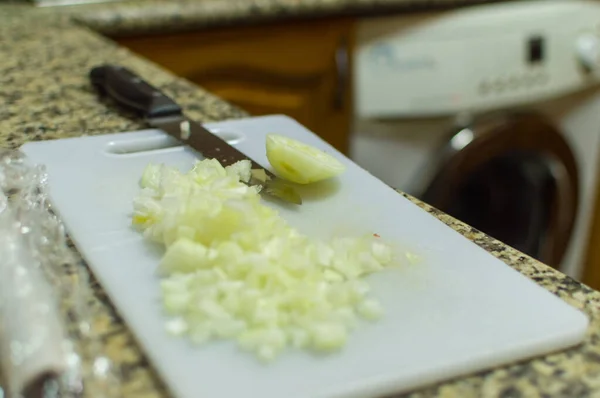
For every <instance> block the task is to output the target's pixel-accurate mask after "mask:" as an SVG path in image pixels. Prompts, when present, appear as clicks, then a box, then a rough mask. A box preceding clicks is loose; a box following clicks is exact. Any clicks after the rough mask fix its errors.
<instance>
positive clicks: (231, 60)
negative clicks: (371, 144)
mask: <svg viewBox="0 0 600 398" xmlns="http://www.w3.org/2000/svg"><path fill="white" fill-rule="evenodd" d="M352 26H353V24H352V21H351V20H349V19H338V20H320V21H301V22H286V23H278V24H264V25H260V26H243V27H227V28H219V29H210V30H202V31H195V32H186V33H177V34H169V35H159V36H153V37H149V36H146V37H127V38H119V39H118V41H119V42H120V44H122V45H124V46H126V47H128V48H130V49H131V50H132V51H135V52H137V53H139V54H141V55H143V56H144V57H146V58H149V59H151V60H152V61H154V62H156V63H158V64H160V65H162V66H164V67H166V68H167V69H169V70H171V71H172V72H174V73H175V74H177V75H179V76H182V77H185V78H186V79H188V80H190V81H192V82H194V83H197V84H198V85H200V86H202V87H204V88H206V89H207V90H208V91H210V92H212V93H214V94H216V95H218V96H219V97H221V98H223V99H225V100H227V101H229V102H231V103H233V104H236V105H238V106H240V107H241V108H243V109H245V110H246V111H248V112H249V113H251V114H253V115H265V114H278V113H279V114H285V115H288V116H291V117H293V118H295V119H296V120H298V121H299V122H300V123H302V124H304V125H305V126H306V127H308V128H309V129H311V130H312V131H314V132H315V133H317V134H319V135H320V136H321V137H323V138H324V139H325V140H327V141H328V142H330V143H331V144H332V145H334V146H335V147H336V148H338V149H339V150H341V151H344V152H346V151H347V148H348V135H349V128H350V118H351V109H352V104H351V100H352V98H351V92H352V91H351V87H350V81H351V79H350V67H351V65H350V55H351V54H350V52H351V49H352V43H353V37H352Z"/></svg>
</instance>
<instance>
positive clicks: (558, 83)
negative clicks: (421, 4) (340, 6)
mask: <svg viewBox="0 0 600 398" xmlns="http://www.w3.org/2000/svg"><path fill="white" fill-rule="evenodd" d="M357 42H358V46H357V50H356V53H355V59H354V65H355V67H354V86H355V89H356V95H355V100H356V104H355V105H356V113H357V115H358V116H359V117H398V116H400V117H422V116H434V115H446V114H451V113H456V112H460V111H473V112H477V111H485V110H490V109H498V108H503V107H509V106H520V105H526V104H532V103H539V102H543V101H545V100H551V99H553V98H556V97H559V96H564V95H568V94H570V93H572V92H576V91H579V90H583V89H585V88H588V87H591V86H593V85H596V84H599V83H600V3H598V2H597V1H593V0H589V1H588V0H564V1H559V0H557V1H538V0H533V1H523V2H507V3H496V4H491V5H481V6H474V7H467V8H463V9H458V10H455V11H442V12H438V13H435V14H427V15H417V16H395V17H391V18H390V17H385V18H375V19H366V20H363V21H361V22H360V24H359V27H358V34H357Z"/></svg>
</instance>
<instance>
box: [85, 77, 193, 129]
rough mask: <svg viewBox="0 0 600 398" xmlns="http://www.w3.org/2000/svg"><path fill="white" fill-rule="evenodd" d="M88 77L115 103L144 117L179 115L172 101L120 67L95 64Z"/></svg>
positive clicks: (179, 110)
mask: <svg viewBox="0 0 600 398" xmlns="http://www.w3.org/2000/svg"><path fill="white" fill-rule="evenodd" d="M90 80H91V81H92V84H93V85H94V86H96V88H97V89H98V90H100V91H102V92H104V93H106V94H107V95H108V96H109V97H111V98H112V99H113V100H115V101H116V102H117V103H118V104H120V105H122V106H125V107H127V108H130V109H133V110H135V111H137V112H139V113H141V114H142V116H144V117H145V118H154V117H163V116H179V115H182V114H183V112H182V110H181V107H180V106H179V105H177V103H176V102H175V101H173V100H172V99H171V98H169V97H167V96H166V95H165V94H163V93H162V92H160V91H159V90H158V89H156V88H154V87H152V86H151V85H150V84H148V83H146V82H145V81H144V80H142V79H141V78H140V77H139V76H138V75H136V74H135V73H133V72H132V71H130V70H129V69H127V68H124V67H122V66H119V65H101V66H96V67H95V68H93V69H92V70H91V71H90Z"/></svg>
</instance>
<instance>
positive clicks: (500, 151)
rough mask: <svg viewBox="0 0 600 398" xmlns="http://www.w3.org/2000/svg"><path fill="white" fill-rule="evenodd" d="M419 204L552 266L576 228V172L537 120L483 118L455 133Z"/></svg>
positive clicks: (553, 133) (550, 129) (526, 116)
mask: <svg viewBox="0 0 600 398" xmlns="http://www.w3.org/2000/svg"><path fill="white" fill-rule="evenodd" d="M438 155H439V156H437V160H436V161H435V163H434V164H432V165H431V166H432V167H431V168H430V170H433V171H432V172H430V178H429V179H428V183H427V184H426V186H425V188H424V190H423V193H422V195H419V196H421V198H422V199H423V200H424V201H425V202H427V203H429V204H431V205H433V206H435V207H437V208H438V209H440V210H442V211H444V212H446V213H448V214H450V215H452V216H454V217H456V218H458V219H460V220H462V221H464V222H466V223H468V224H470V225H471V226H473V227H475V228H477V229H479V230H481V231H483V232H485V233H487V234H488V235H491V236H492V237H494V238H496V239H499V240H501V241H502V242H504V243H507V244H509V245H511V246H513V247H515V248H516V249H518V250H521V251H522V252H524V253H527V254H529V255H531V256H533V257H535V258H537V259H539V260H540V261H542V262H544V263H546V264H549V265H551V266H554V267H558V266H559V264H560V261H561V259H562V257H563V255H564V254H565V251H566V249H567V245H568V242H569V238H570V235H571V231H572V229H573V225H574V222H575V216H576V213H577V203H578V185H579V184H578V173H577V165H576V161H575V157H574V155H573V153H572V151H571V149H570V147H569V145H568V144H567V142H566V141H565V139H564V138H563V136H562V134H561V133H560V131H559V130H558V129H557V128H556V127H555V126H554V125H552V123H551V122H550V121H549V120H548V119H546V118H545V117H543V116H542V115H540V114H536V113H529V112H519V113H510V114H509V113H504V114H501V115H494V116H488V117H485V118H480V119H479V120H477V121H475V122H473V123H471V124H470V125H468V127H465V128H461V129H459V131H456V132H453V134H451V136H450V138H449V140H448V141H447V142H446V143H445V144H444V145H443V147H442V148H441V149H440V152H439V154H438Z"/></svg>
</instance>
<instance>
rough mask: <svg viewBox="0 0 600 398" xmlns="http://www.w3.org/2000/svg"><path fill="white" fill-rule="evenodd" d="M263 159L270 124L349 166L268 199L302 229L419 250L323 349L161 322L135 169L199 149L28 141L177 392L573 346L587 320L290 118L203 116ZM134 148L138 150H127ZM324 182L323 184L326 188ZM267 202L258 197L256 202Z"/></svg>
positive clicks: (415, 368)
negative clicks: (211, 336)
mask: <svg viewBox="0 0 600 398" xmlns="http://www.w3.org/2000/svg"><path fill="white" fill-rule="evenodd" d="M207 127H208V128H209V129H211V130H212V131H213V132H215V133H216V134H220V135H221V136H224V137H228V138H229V139H231V142H236V144H235V145H236V146H237V147H238V148H239V149H240V150H242V151H243V152H245V153H246V154H248V155H250V156H251V157H253V158H254V159H255V160H257V161H258V162H259V163H261V164H264V165H267V164H268V162H267V159H266V155H265V150H264V142H265V136H266V134H267V133H271V132H277V133H280V134H285V135H288V136H290V137H293V138H296V139H299V140H302V141H304V142H307V143H309V144H312V145H315V146H317V147H319V148H322V149H323V150H325V151H327V152H329V153H331V154H333V155H334V156H336V157H337V158H338V159H340V160H341V161H342V162H343V163H344V164H345V165H346V166H347V171H346V172H345V173H344V174H343V175H341V176H340V177H339V179H338V180H337V181H334V182H333V183H330V184H329V185H330V186H329V189H327V190H317V191H315V190H314V189H312V191H311V188H309V187H305V188H304V189H303V190H302V194H303V195H304V198H305V203H304V204H303V205H302V206H300V207H297V208H292V207H286V206H281V205H278V204H275V203H269V205H270V206H277V207H278V208H279V210H280V212H281V214H282V216H283V217H285V218H286V219H287V220H289V222H290V223H291V224H292V225H294V226H296V227H297V228H299V229H300V230H302V231H303V232H304V233H306V234H308V235H310V236H315V237H326V236H330V235H332V234H335V233H337V232H339V231H340V230H342V229H343V230H345V231H346V232H348V233H352V234H361V233H378V234H379V235H381V236H382V238H383V239H385V240H386V241H388V242H390V243H391V244H392V245H394V246H395V247H397V250H398V251H399V252H401V248H409V249H410V250H411V251H413V252H416V253H417V254H418V255H420V256H421V258H422V261H421V262H420V263H419V264H414V265H410V266H409V265H403V266H400V267H397V268H393V269H390V270H387V271H385V272H382V273H380V274H376V275H373V276H372V277H370V280H371V282H372V285H373V292H374V295H375V296H376V297H378V298H379V299H380V300H381V301H382V304H383V306H384V308H385V311H386V315H385V317H384V319H383V320H381V321H380V322H378V323H374V324H368V323H365V324H364V325H362V326H361V327H360V328H359V329H357V330H356V331H355V332H354V333H353V334H352V335H351V337H350V338H349V342H348V345H347V347H346V348H345V349H344V350H343V351H341V352H339V353H337V354H333V355H329V356H321V357H317V356H313V355H310V354H307V353H304V352H297V351H293V350H290V351H289V352H287V353H286V354H284V355H283V356H282V357H281V358H280V359H279V360H278V361H276V362H275V363H273V364H271V365H268V366H265V365H261V364H260V363H259V362H257V361H256V360H255V359H254V358H253V357H252V356H250V355H248V354H246V353H242V352H240V351H239V350H238V349H237V348H236V347H235V344H234V343H231V342H219V343H210V344H208V345H206V346H203V347H195V346H193V345H192V344H191V343H189V342H188V341H186V340H185V339H180V338H173V337H170V336H169V335H167V333H166V332H165V331H164V328H163V327H164V321H165V318H164V316H163V313H162V311H161V306H160V297H159V286H158V278H157V276H156V275H155V269H156V266H157V263H158V261H159V258H160V254H159V253H156V252H155V251H153V250H149V248H148V247H147V245H146V244H145V243H144V241H143V240H142V237H141V236H140V234H139V233H138V232H136V231H134V230H133V229H132V228H131V227H130V211H131V206H132V199H133V197H134V196H135V195H136V193H137V190H138V186H137V183H138V179H139V177H140V175H141V173H142V170H143V169H144V167H145V166H146V165H147V164H148V163H150V162H155V163H166V164H170V165H176V166H178V167H180V168H182V169H187V168H189V167H190V166H191V165H192V163H193V161H194V159H196V158H197V156H198V155H197V154H196V153H195V152H194V151H192V150H190V149H189V148H184V147H180V146H175V147H173V146H171V147H169V148H163V149H152V148H157V147H161V146H164V145H166V144H170V145H172V144H173V140H172V139H170V138H169V137H167V136H165V134H164V133H162V132H160V131H157V130H145V131H139V132H131V133H122V134H114V135H103V136H95V137H82V138H73V139H63V140H56V141H46V142H35V143H28V144H25V145H24V146H23V147H22V150H23V151H24V152H25V153H26V155H27V156H28V158H29V159H30V160H31V161H32V162H34V163H38V164H44V165H45V166H46V167H47V171H48V173H49V190H50V195H51V199H52V202H53V204H54V205H55V208H56V209H57V211H58V213H59V214H60V215H61V217H62V218H63V220H64V222H65V224H66V227H67V229H68V231H69V233H70V234H71V236H72V238H73V240H74V242H75V243H76V245H77V247H78V248H79V250H80V251H81V253H82V255H83V256H84V257H85V258H86V260H87V261H88V264H89V265H90V267H91V269H92V270H93V272H94V274H95V275H96V277H97V278H98V280H99V281H100V283H101V284H102V286H103V287H104V289H105V290H106V291H107V293H108V294H109V296H110V297H111V299H112V300H113V302H114V304H115V305H116V307H117V308H118V311H119V313H120V314H121V315H122V316H123V318H124V320H125V321H126V322H127V323H128V325H129V326H130V328H131V329H132V331H133V333H134V334H135V335H136V337H137V339H138V340H139V342H140V344H141V346H142V347H143V348H144V349H145V351H146V352H147V354H148V357H149V358H150V360H151V361H152V363H153V364H154V366H155V367H156V369H157V370H158V372H159V373H160V374H161V375H162V377H163V378H164V380H165V381H166V383H167V385H168V386H169V388H170V389H171V390H172V392H173V395H174V396H176V397H179V398H197V397H222V398H228V397H239V396H248V394H250V395H251V396H255V397H262V398H281V397H289V398H291V397H311V398H333V397H336V398H338V397H340V398H341V397H348V398H349V397H376V396H381V395H384V394H388V393H393V392H400V391H407V390H411V389H415V388H417V387H419V386H423V385H425V384H428V383H432V382H436V381H440V380H443V379H447V378H450V377H454V376H458V375H463V374H466V373H469V372H474V371H479V370H483V369H485V368H490V367H493V366H496V365H500V364H504V363H508V362H513V361H517V360H520V359H523V358H527V357H531V356H535V355H540V354H544V353H548V352H550V351H555V350H558V349H562V348H565V347H568V346H572V345H574V344H577V343H578V342H580V341H581V340H582V339H583V336H584V333H585V330H586V327H587V325H588V320H587V318H586V317H585V315H584V314H583V313H581V312H580V311H578V310H576V309H574V308H572V307H571V306H569V305H568V304H567V303H565V302H563V301H562V300H560V299H559V298H558V297H556V296H554V295H553V294H551V293H549V292H548V291H546V290H545V289H543V288H542V287H540V286H538V285H536V284H535V283H534V282H532V281H530V280H529V279H527V278H526V277H524V276H523V275H521V274H520V273H519V272H517V271H515V270H513V269H512V268H510V267H509V266H507V265H506V264H504V263H503V262H501V261H500V260H498V259H496V258H495V257H493V256H492V255H490V254H488V253H487V252H486V251H484V250H483V249H481V248H479V247H478V246H477V245H475V244H474V243H473V242H471V241H469V240H468V239H466V238H464V237H463V236H461V235H460V234H459V233H457V232H455V231H454V230H452V229H451V228H449V227H447V226H446V225H445V224H443V223H442V222H441V221H439V220H437V219H436V218H435V217H433V216H432V215H430V214H428V213H426V212H425V211H423V210H422V209H420V208H419V207H418V206H415V205H414V204H412V203H411V202H410V201H408V200H407V199H405V198H404V197H402V196H401V195H399V194H398V193H396V192H395V191H394V190H392V189H391V188H389V187H388V186H387V185H385V184H384V183H382V182H381V181H380V180H378V179H376V178H374V177H372V176H371V175H370V174H369V173H367V172H366V171H365V170H363V169H361V168H360V167H358V166H357V165H356V164H354V163H353V162H352V161H350V160H349V159H348V158H346V157H344V156H343V155H341V154H340V153H339V152H337V151H336V150H335V149H333V148H332V147H331V146H330V145H328V144H326V143H325V142H324V141H323V140H321V139H320V138H318V137H317V136H316V135H314V134H312V133H311V132H310V131H308V130H307V129H305V128H304V127H302V126H301V125H300V124H298V123H296V122H295V121H293V120H291V119H289V118H287V117H283V116H267V117H257V118H250V119H243V120H236V121H227V122H222V123H213V124H209V125H207ZM139 150H144V151H142V152H136V151H139ZM325 191H326V193H324V192H325ZM266 203H267V202H266Z"/></svg>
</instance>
